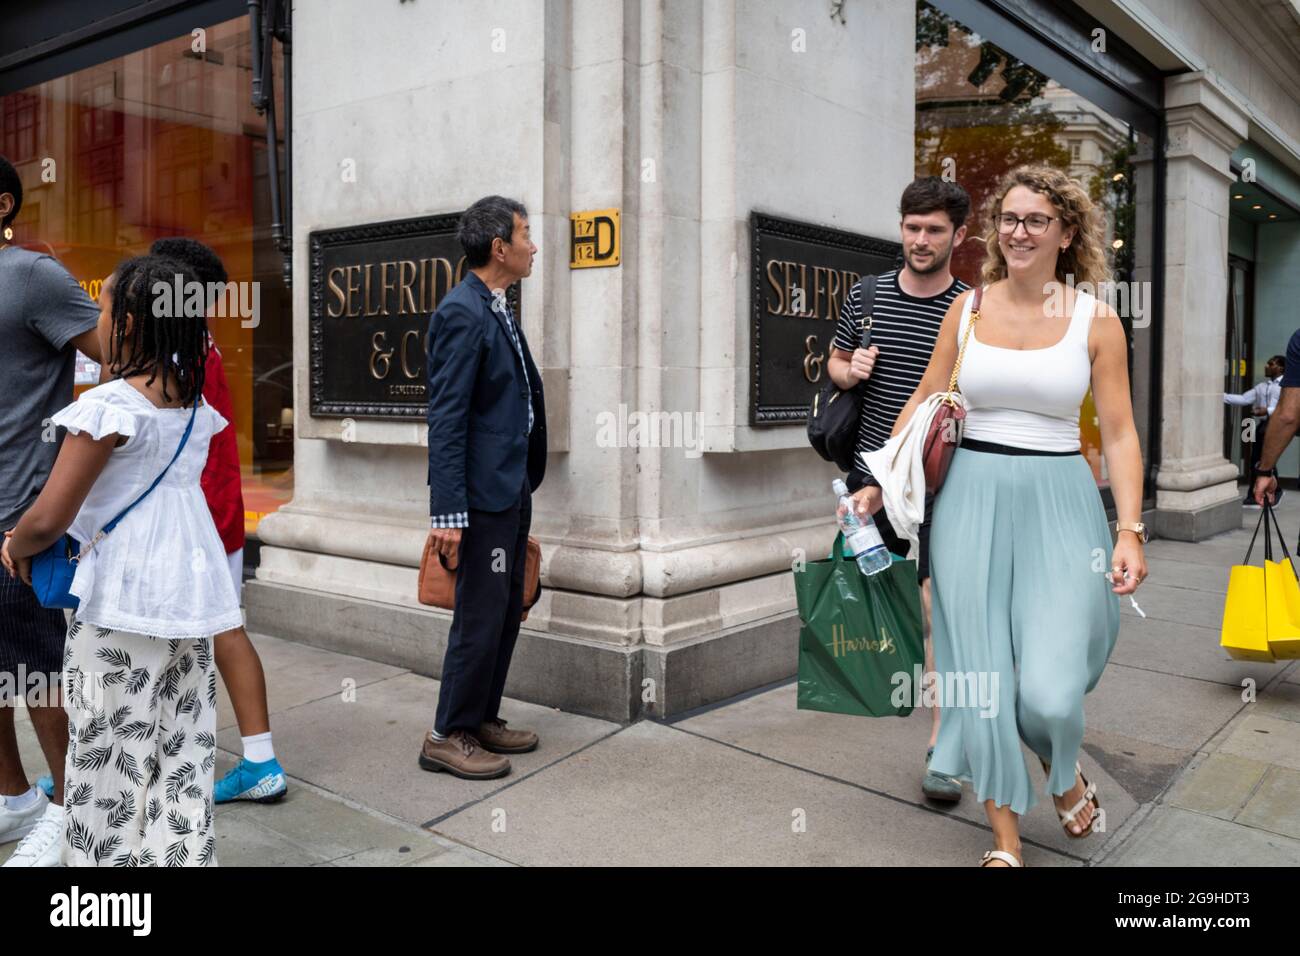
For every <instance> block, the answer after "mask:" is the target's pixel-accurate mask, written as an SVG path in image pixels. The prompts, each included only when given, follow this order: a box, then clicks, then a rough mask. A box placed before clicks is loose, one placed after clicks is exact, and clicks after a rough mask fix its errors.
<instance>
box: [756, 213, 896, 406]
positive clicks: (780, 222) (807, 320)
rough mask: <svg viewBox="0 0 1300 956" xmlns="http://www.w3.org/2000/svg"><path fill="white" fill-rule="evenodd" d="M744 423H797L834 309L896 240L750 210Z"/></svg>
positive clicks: (828, 338)
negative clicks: (746, 411)
mask: <svg viewBox="0 0 1300 956" xmlns="http://www.w3.org/2000/svg"><path fill="white" fill-rule="evenodd" d="M749 231H750V236H751V239H752V243H753V248H752V262H753V286H752V288H751V290H750V297H749V301H750V312H751V316H752V324H751V328H750V343H751V352H750V365H749V383H750V388H749V396H750V399H749V422H750V424H751V425H773V424H779V423H782V422H803V421H805V420H806V419H807V417H808V405H809V403H811V402H812V398H813V395H814V394H815V393H816V391H817V389H818V388H819V387H820V386H821V382H822V380H823V377H824V376H826V375H827V374H829V373H828V372H827V371H826V361H827V359H828V358H829V356H830V349H831V342H832V340H833V339H834V338H835V325H836V323H837V322H838V321H839V317H840V307H841V306H842V305H843V303H844V298H845V296H847V295H848V293H849V292H850V291H851V290H852V288H853V286H854V284H855V283H856V282H857V281H858V279H859V278H861V277H862V276H863V275H868V274H879V273H881V272H887V271H889V270H890V269H892V268H894V263H895V261H896V260H897V257H898V255H899V254H900V252H901V251H902V246H901V245H899V244H898V243H897V242H889V241H887V240H884V239H873V238H871V237H870V236H862V235H858V234H857V233H852V232H842V231H841V230H839V229H829V228H827V227H825V226H814V225H811V224H809V223H803V222H794V221H792V220H789V219H778V218H776V217H775V216H767V215H764V214H763V213H758V212H755V213H751V214H750V217H749Z"/></svg>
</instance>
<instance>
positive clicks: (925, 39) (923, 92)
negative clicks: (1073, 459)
mask: <svg viewBox="0 0 1300 956" xmlns="http://www.w3.org/2000/svg"><path fill="white" fill-rule="evenodd" d="M1071 134H1074V135H1071ZM1079 134H1082V135H1079ZM1085 139H1086V140H1087V142H1088V144H1089V145H1088V148H1087V149H1086V150H1085V148H1084V141H1085ZM1151 152H1152V150H1151V141H1150V138H1149V137H1147V136H1145V135H1143V134H1141V133H1139V132H1138V131H1137V130H1135V129H1134V128H1132V127H1131V126H1130V125H1129V124H1127V123H1125V122H1124V121H1122V120H1120V119H1117V118H1115V117H1114V116H1111V115H1110V114H1108V113H1107V112H1106V111H1104V110H1102V109H1101V108H1100V107H1098V106H1096V105H1095V104H1093V103H1091V102H1089V101H1088V100H1087V99H1086V98H1084V97H1083V96H1081V95H1079V94H1077V93H1075V92H1073V91H1071V90H1070V89H1068V88H1066V87H1065V86H1063V85H1062V84H1060V83H1058V82H1056V81H1055V80H1053V78H1051V77H1049V76H1047V75H1046V74H1044V73H1042V72H1040V71H1039V70H1037V69H1035V68H1034V67H1033V66H1031V65H1030V64H1028V63H1025V62H1024V61H1022V60H1020V59H1017V58H1016V57H1014V56H1012V55H1010V54H1009V53H1007V52H1006V51H1005V50H1003V49H1002V48H1000V47H999V46H997V45H996V44H994V43H992V42H989V41H988V40H986V39H984V38H982V37H980V36H979V35H978V34H976V33H974V32H973V31H972V30H970V29H969V28H967V27H966V26H965V25H964V24H962V23H961V22H960V21H958V20H956V19H954V18H953V17H951V16H948V15H947V14H945V13H943V12H942V11H940V10H938V9H936V8H935V7H933V6H930V5H929V4H927V3H924V2H921V3H919V4H918V5H917V20H916V174H917V175H918V176H928V175H936V176H938V175H948V176H949V177H950V178H955V179H956V181H957V182H958V183H960V184H961V185H962V186H963V187H964V188H965V189H966V191H967V192H968V193H970V196H971V205H972V221H971V223H970V229H969V230H968V232H969V235H968V238H967V239H966V241H965V243H963V245H962V247H961V248H960V249H958V250H956V252H955V253H954V255H953V266H952V269H953V273H954V274H956V275H957V276H958V277H960V278H961V279H963V280H965V281H966V282H969V283H972V284H974V283H976V282H977V281H978V280H979V275H980V267H981V265H982V263H983V260H984V236H985V234H986V232H987V229H988V220H987V209H988V204H989V201H990V200H991V198H992V195H993V193H994V191H995V189H996V187H997V184H998V183H999V181H1000V180H1001V179H1002V177H1003V176H1004V175H1005V174H1006V173H1008V172H1010V171H1011V170H1012V169H1014V168H1015V167H1017V166H1021V165H1026V164H1042V165H1046V166H1052V167H1055V168H1057V169H1060V170H1063V171H1066V172H1069V173H1070V174H1071V175H1073V176H1075V177H1076V178H1078V179H1079V180H1080V182H1081V183H1082V184H1083V186H1084V187H1085V188H1086V189H1087V190H1088V192H1089V195H1090V196H1091V197H1092V199H1093V200H1094V201H1095V202H1097V203H1099V204H1100V205H1101V207H1102V209H1103V211H1104V214H1105V218H1106V223H1107V235H1106V243H1107V253H1108V256H1109V260H1110V266H1111V270H1112V273H1113V277H1114V279H1115V281H1116V290H1117V292H1116V293H1113V294H1116V295H1121V296H1123V301H1122V302H1120V303H1119V304H1120V305H1121V306H1123V308H1117V312H1119V315H1120V317H1121V320H1122V321H1123V322H1124V325H1125V330H1126V332H1128V334H1129V341H1130V343H1131V344H1132V343H1133V342H1134V338H1133V328H1134V323H1135V322H1144V321H1149V320H1150V318H1151V315H1152V310H1153V308H1154V304H1153V303H1152V302H1151V301H1150V289H1151V285H1150V283H1149V282H1147V283H1146V284H1145V285H1141V284H1135V280H1137V279H1147V280H1149V279H1150V274H1149V265H1150V255H1151V245H1152V241H1153V238H1152V225H1151V223H1150V221H1144V222H1143V223H1142V224H1141V225H1140V226H1139V223H1138V219H1137V214H1136V213H1137V208H1138V203H1139V191H1140V188H1141V189H1143V190H1146V191H1147V192H1146V194H1145V195H1144V196H1142V197H1141V198H1142V199H1143V200H1144V201H1146V202H1147V203H1150V202H1151V200H1152V196H1151V194H1150V190H1151V189H1152V183H1153V174H1152V170H1151V169H1150V166H1151V164H1150V163H1146V164H1145V168H1142V169H1139V154H1140V153H1145V154H1147V155H1150V153H1151ZM1139 184H1141V186H1140V187H1139ZM1143 265H1145V266H1146V267H1147V268H1146V271H1145V272H1143V271H1142V266H1143ZM1130 293H1132V294H1134V295H1136V296H1138V297H1139V298H1136V299H1135V298H1133V295H1130ZM1143 297H1144V298H1143ZM1112 304H1115V303H1112ZM1139 309H1141V310H1142V314H1138V310H1139ZM1130 358H1131V363H1130V379H1131V383H1130V384H1131V386H1132V388H1133V392H1134V394H1141V395H1148V394H1150V387H1149V386H1150V377H1151V369H1152V361H1151V358H1150V357H1149V356H1144V358H1143V360H1142V361H1132V355H1131V356H1130ZM1134 418H1135V421H1136V423H1137V426H1138V430H1139V438H1140V439H1141V444H1142V451H1143V458H1144V461H1145V459H1147V457H1148V456H1149V448H1150V441H1149V437H1150V436H1149V435H1148V434H1147V430H1148V429H1147V422H1148V419H1149V414H1148V409H1146V408H1135V409H1134ZM1079 429H1080V435H1081V441H1082V444H1083V454H1084V457H1085V458H1087V460H1088V462H1089V463H1090V465H1091V466H1092V470H1093V475H1094V477H1095V478H1096V480H1097V482H1098V484H1099V485H1100V486H1101V487H1107V486H1108V485H1109V481H1108V477H1107V472H1106V467H1105V462H1104V461H1103V459H1102V456H1101V435H1100V428H1099V426H1098V422H1097V413H1096V410H1095V407H1094V405H1093V400H1092V393H1091V391H1089V392H1088V394H1087V395H1086V396H1085V397H1084V401H1083V405H1082V407H1081V409H1080V414H1079Z"/></svg>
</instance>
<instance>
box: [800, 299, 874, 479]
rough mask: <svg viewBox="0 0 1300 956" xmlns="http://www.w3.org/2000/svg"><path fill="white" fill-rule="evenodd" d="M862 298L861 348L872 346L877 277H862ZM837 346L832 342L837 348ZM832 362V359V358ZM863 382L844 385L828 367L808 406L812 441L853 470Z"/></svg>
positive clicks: (841, 465)
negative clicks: (833, 376) (824, 379)
mask: <svg viewBox="0 0 1300 956" xmlns="http://www.w3.org/2000/svg"><path fill="white" fill-rule="evenodd" d="M858 286H859V288H860V292H859V296H860V298H861V301H862V341H861V343H860V344H859V347H860V348H864V349H865V348H870V347H871V313H872V310H873V309H874V308H875V304H876V277H875V276H863V277H862V278H861V279H859V280H858ZM833 347H834V346H832V348H833ZM828 362H829V359H828ZM862 385H863V383H862V382H858V383H857V384H856V385H854V386H853V388H848V389H844V388H840V387H839V386H838V385H836V384H835V382H834V381H833V380H832V379H831V376H830V370H829V368H828V369H827V372H826V381H825V382H823V383H822V387H821V388H820V389H819V390H818V391H817V394H816V395H814V396H813V401H812V405H811V406H810V407H809V409H808V443H809V444H810V445H812V446H813V450H814V451H816V452H817V454H819V455H821V456H822V458H824V459H826V460H827V461H833V462H835V464H836V465H837V466H839V469H840V471H844V472H848V471H852V470H853V464H854V462H853V449H854V447H855V446H856V445H857V441H858V419H859V418H860V416H861V415H862Z"/></svg>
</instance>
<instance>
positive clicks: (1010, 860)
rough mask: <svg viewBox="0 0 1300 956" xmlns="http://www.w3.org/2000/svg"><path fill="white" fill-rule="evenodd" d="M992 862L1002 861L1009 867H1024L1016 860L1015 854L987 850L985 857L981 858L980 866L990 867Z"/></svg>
mask: <svg viewBox="0 0 1300 956" xmlns="http://www.w3.org/2000/svg"><path fill="white" fill-rule="evenodd" d="M992 860H1001V861H1002V862H1003V863H1005V864H1006V865H1007V866H1024V864H1023V863H1021V862H1020V861H1019V860H1017V859H1016V856H1015V854H1014V853H1008V852H1007V851H1006V850H985V851H984V855H983V856H982V857H980V866H981V867H984V866H988V865H989V862H990V861H992Z"/></svg>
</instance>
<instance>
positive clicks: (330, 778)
mask: <svg viewBox="0 0 1300 956" xmlns="http://www.w3.org/2000/svg"><path fill="white" fill-rule="evenodd" d="M1258 514H1259V513H1258V512H1256V511H1244V512H1243V530H1241V531H1234V532H1230V533H1227V534H1223V535H1219V536H1217V537H1215V538H1212V539H1210V540H1207V541H1204V542H1200V543H1197V544H1189V543H1185V542H1176V541H1152V542H1151V543H1150V544H1149V545H1148V547H1147V554H1148V559H1149V564H1150V570H1151V577H1150V579H1149V581H1148V582H1147V583H1146V584H1145V585H1144V586H1143V587H1142V588H1141V590H1140V591H1139V593H1138V602H1139V604H1141V606H1142V609H1143V610H1144V611H1145V612H1146V614H1147V617H1146V619H1145V620H1144V619H1142V618H1140V617H1139V616H1138V615H1137V614H1136V613H1135V612H1134V611H1133V610H1132V607H1131V605H1130V604H1129V603H1128V600H1127V599H1123V601H1122V605H1121V606H1122V616H1123V625H1122V630H1121V632H1120V638H1119V643H1118V646H1117V647H1116V649H1115V653H1114V655H1113V656H1112V658H1111V662H1110V664H1109V666H1108V667H1107V670H1106V674H1105V676H1104V677H1103V678H1102V680H1101V683H1100V684H1099V685H1098V686H1097V688H1096V689H1095V690H1094V691H1093V693H1092V694H1090V695H1089V696H1088V698H1087V737H1086V739H1085V742H1084V753H1083V755H1082V761H1083V765H1084V773H1085V774H1086V775H1087V776H1088V777H1089V779H1094V780H1096V781H1097V783H1098V785H1099V788H1100V797H1101V803H1102V806H1103V807H1104V809H1105V812H1106V821H1105V822H1106V832H1105V833H1098V834H1095V835H1094V836H1092V837H1090V838H1088V839H1085V840H1071V839H1069V838H1068V837H1067V836H1066V835H1065V834H1064V831H1063V830H1062V829H1061V827H1060V826H1059V824H1058V823H1057V821H1056V818H1055V814H1054V813H1053V812H1052V805H1051V802H1050V801H1049V800H1047V799H1046V798H1045V797H1043V798H1042V799H1041V800H1040V803H1039V804H1038V806H1036V807H1035V808H1034V809H1033V811H1031V812H1030V813H1029V814H1028V815H1027V816H1026V817H1025V819H1024V820H1023V825H1022V839H1023V841H1024V846H1025V858H1026V862H1027V863H1028V864H1029V865H1030V866H1071V865H1105V866H1144V865H1173V866H1234V865H1246V864H1249V865H1296V864H1300V664H1297V663H1296V662H1291V663H1289V664H1288V663H1279V664H1250V663H1242V662H1237V661H1232V660H1230V659H1229V658H1228V657H1227V656H1226V655H1225V654H1224V653H1223V652H1221V651H1220V650H1219V647H1218V641H1219V626H1220V619H1221V615H1222V608H1223V595H1224V591H1225V589H1226V587H1227V579H1228V568H1229V567H1230V566H1231V565H1232V564H1233V563H1235V562H1238V561H1240V560H1241V559H1242V557H1243V556H1244V554H1245V550H1246V544H1247V542H1248V541H1249V538H1250V531H1251V530H1253V528H1254V524H1255V521H1256V520H1257V519H1258ZM1279 517H1280V519H1281V522H1282V526H1283V528H1284V529H1286V531H1287V534H1288V536H1289V537H1290V539H1291V540H1290V541H1289V542H1288V543H1292V542H1293V541H1294V535H1295V533H1296V529H1297V527H1300V494H1297V493H1295V492H1291V493H1289V494H1288V495H1287V496H1286V497H1285V498H1284V499H1283V503H1282V505H1281V506H1280V508H1279ZM1247 529H1249V530H1247ZM1256 547H1257V548H1262V544H1257V545H1256ZM1260 553H1262V551H1261V552H1260ZM1256 560H1258V555H1257V556H1256ZM254 641H255V643H256V644H257V646H258V649H259V651H260V653H261V654H262V660H263V663H264V665H265V668H266V676H267V684H268V686H269V687H270V698H271V700H270V703H271V710H272V727H273V729H274V731H275V743H276V750H277V752H278V755H279V756H280V759H281V762H282V763H283V764H284V766H285V769H286V770H287V771H288V772H289V773H290V774H292V775H293V779H292V781H291V789H290V793H289V796H288V797H287V798H286V799H285V800H284V801H282V802H280V803H278V804H272V805H267V806H259V805H254V804H236V805H233V806H226V807H221V808H219V809H218V816H217V821H218V822H217V835H218V843H217V854H218V859H219V860H220V862H221V864H222V865H226V866H294V865H325V866H348V865H379V866H390V865H391V866H402V865H409V866H464V865H506V864H522V865H538V864H559V865H567V864H595V865H608V864H628V865H638V864H646V865H689V864H719V863H723V864H737V865H805V864H822V865H841V864H845V865H863V864H868V865H917V866H933V865H955V866H973V865H975V864H976V863H977V862H978V859H979V856H980V854H981V853H983V851H984V850H985V849H988V848H990V847H991V846H992V842H991V837H990V833H989V831H988V827H987V824H986V822H985V818H984V813H983V810H982V808H981V807H979V806H978V805H976V804H975V801H974V797H973V794H972V793H971V792H970V791H969V789H968V790H967V793H966V795H965V796H964V797H963V798H962V801H961V802H960V803H959V804H957V805H956V807H955V808H952V809H948V808H946V807H943V806H940V805H933V806H932V805H928V804H927V803H926V802H925V801H924V800H923V798H922V796H921V793H920V776H921V770H922V762H923V760H924V753H925V745H926V742H927V739H928V733H929V720H930V718H929V715H928V714H926V713H923V712H920V711H918V712H915V713H913V714H912V716H911V717H908V718H905V719H901V720H898V719H893V720H865V719H858V718H851V717H843V716H839V715H833V714H821V713H814V712H809V711H799V710H796V709H795V686H794V683H793V680H791V681H789V682H786V683H784V684H782V685H780V686H776V687H771V688H765V689H762V690H760V691H758V692H755V693H752V694H750V695H747V696H745V697H742V698H739V699H736V700H732V701H729V702H726V703H724V704H721V705H717V706H714V707H712V708H708V709H706V710H704V711H703V712H700V713H696V714H688V715H685V716H684V717H683V718H680V719H677V720H675V721H671V722H668V723H656V722H648V721H647V722H641V723H637V724H632V725H630V726H626V727H624V726H619V725H618V724H613V723H609V722H606V721H602V720H596V719H593V718H589V717H583V716H579V715H575V714H567V713H561V712H560V711H557V710H553V709H550V708H546V707H541V706H538V705H535V704H527V703H523V702H520V701H507V702H506V706H505V707H504V708H503V716H504V717H505V718H507V719H508V720H510V721H511V722H512V723H515V724H517V725H520V726H527V727H531V728H533V729H535V730H537V731H538V733H539V734H540V735H541V737H542V746H541V748H540V749H539V750H538V751H537V752H535V753H532V754H525V755H522V756H518V757H514V758H512V763H513V765H514V770H513V772H512V773H511V774H510V776H508V777H506V778H504V779H502V780H495V781H481V782H470V781H465V780H456V779H454V778H451V777H449V776H447V775H445V774H431V773H426V772H425V771H422V770H420V769H419V768H418V767H417V765H416V754H417V753H418V751H419V746H420V740H421V737H422V735H423V734H424V732H425V730H426V729H427V728H428V726H429V721H430V719H431V718H432V715H433V709H434V705H435V702H436V700H437V692H438V682H437V681H435V680H432V679H429V678H426V677H421V676H418V675H416V674H413V673H411V672H408V671H404V670H401V669H400V668H395V667H389V666H387V665H383V664H376V663H373V662H370V661H366V660H361V659H359V658H355V657H347V656H344V655H340V654H334V653H331V652H328V651H321V650H317V649H315V648H311V647H307V646H304V645H300V644H292V643H289V642H286V641H281V640H277V639H276V638H274V637H269V636H262V635H255V636H254ZM1247 678H1250V679H1251V680H1253V681H1254V682H1255V685H1256V690H1255V693H1256V698H1257V699H1256V701H1255V702H1253V703H1246V702H1243V700H1242V695H1243V686H1242V681H1243V680H1245V679H1247ZM18 725H19V736H20V742H21V746H22V751H23V758H24V760H25V761H26V762H27V768H28V772H29V773H30V774H32V775H33V776H34V775H36V774H37V773H40V772H42V766H41V758H40V757H39V751H38V749H37V747H36V743H35V739H34V737H33V735H32V732H31V726H30V724H29V723H28V722H27V720H26V719H25V718H20V719H19V721H18ZM219 727H221V728H222V729H221V731H220V733H219V735H218V743H219V746H220V747H221V748H223V751H224V752H223V754H222V758H223V759H221V760H219V762H218V764H217V773H218V775H220V774H221V773H223V772H224V771H225V770H226V768H227V767H228V766H230V764H231V763H232V762H233V759H232V757H231V755H232V754H234V753H237V752H238V749H239V735H238V731H237V730H236V729H235V727H234V721H233V717H232V716H231V711H230V708H229V703H228V700H227V699H226V697H225V692H224V688H223V689H222V699H221V710H220V712H219ZM1026 754H1027V755H1028V752H1027V751H1026ZM1029 765H1030V766H1031V767H1032V768H1033V770H1032V771H1031V772H1032V773H1033V779H1034V781H1035V784H1036V785H1037V786H1039V787H1041V785H1042V774H1041V771H1040V770H1038V768H1037V762H1036V761H1035V760H1033V759H1032V757H1029ZM1040 796H1041V793H1040ZM12 846H13V844H9V845H6V846H4V847H0V860H2V859H3V858H5V857H7V856H8V855H9V853H10V852H11V851H12Z"/></svg>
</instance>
